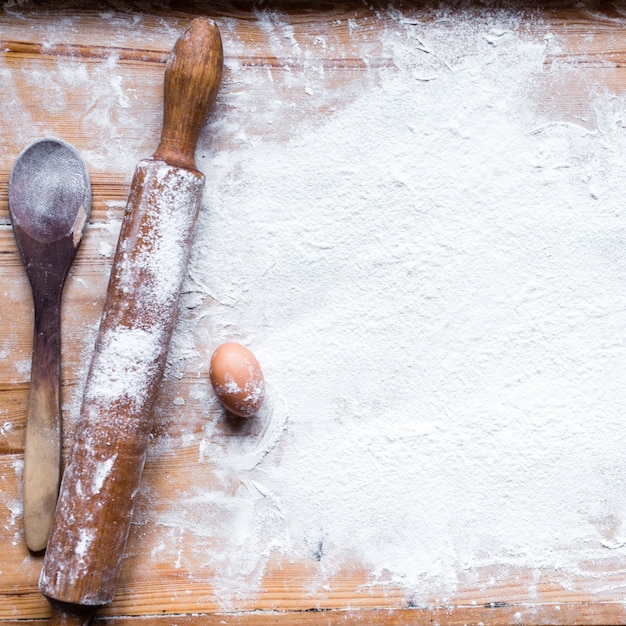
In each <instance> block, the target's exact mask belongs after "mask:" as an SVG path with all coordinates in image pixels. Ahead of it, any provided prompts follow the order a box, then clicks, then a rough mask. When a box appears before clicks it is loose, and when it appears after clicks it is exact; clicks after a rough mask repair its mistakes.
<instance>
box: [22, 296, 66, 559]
mask: <svg viewBox="0 0 626 626" xmlns="http://www.w3.org/2000/svg"><path fill="white" fill-rule="evenodd" d="M60 296H61V294H60V293H53V294H51V295H46V296H45V297H36V298H35V332H34V338H33V357H32V369H31V380H30V393H29V396H28V408H27V413H26V444H25V451H24V534H25V538H26V545H27V546H28V548H29V549H30V550H31V551H33V552H40V551H42V550H44V549H45V547H46V543H47V541H48V536H49V534H50V528H51V527H52V520H53V518H54V508H55V505H56V500H57V494H58V491H59V482H60V475H61V472H60V468H61V406H60V397H59V396H60V394H59V385H60V374H61V365H60V363H61V354H60V303H61V302H60V301H61V297H60Z"/></svg>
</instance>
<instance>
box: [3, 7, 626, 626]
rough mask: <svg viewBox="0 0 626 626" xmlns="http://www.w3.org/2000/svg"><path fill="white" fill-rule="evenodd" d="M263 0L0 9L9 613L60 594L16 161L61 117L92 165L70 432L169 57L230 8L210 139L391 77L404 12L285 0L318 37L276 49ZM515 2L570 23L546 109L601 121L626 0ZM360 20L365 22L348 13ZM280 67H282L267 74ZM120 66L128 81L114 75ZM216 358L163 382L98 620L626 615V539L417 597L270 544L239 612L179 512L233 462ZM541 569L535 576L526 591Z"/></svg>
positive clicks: (9, 621)
mask: <svg viewBox="0 0 626 626" xmlns="http://www.w3.org/2000/svg"><path fill="white" fill-rule="evenodd" d="M262 4H263V3H260V4H259V3H254V2H248V3H245V2H233V3H224V2H216V3H202V2H184V1H183V2H175V3H174V2H172V3H171V4H169V5H164V4H163V3H153V4H150V3H145V2H137V3H132V2H128V3H124V2H122V3H120V2H110V3H109V2H94V3H91V2H68V1H65V2H39V3H36V4H28V5H24V6H14V7H12V8H11V7H5V9H4V11H3V13H2V14H1V15H0V50H1V51H2V52H1V53H0V76H1V77H2V79H3V85H4V87H3V92H4V93H3V95H2V96H1V97H0V111H1V112H2V116H1V119H0V124H1V125H2V126H1V128H2V145H0V273H1V275H2V287H1V288H0V296H1V297H0V319H2V320H4V321H5V324H10V327H11V332H7V333H5V334H4V336H3V338H2V342H1V344H0V353H1V354H2V355H3V358H2V359H1V360H0V412H1V417H0V548H1V550H0V554H1V556H0V624H4V625H5V626H17V625H18V624H19V625H27V624H31V623H32V624H35V623H41V622H40V620H42V619H44V618H46V617H47V616H48V615H49V607H48V605H47V602H46V601H45V599H44V598H43V597H42V596H41V595H40V594H39V592H38V590H37V580H38V577H39V572H40V569H41V560H40V559H37V558H35V557H33V556H31V555H30V554H29V553H28V551H27V549H26V547H25V545H24V541H23V535H22V530H21V509H20V505H19V502H20V500H21V482H20V481H21V478H22V461H23V448H24V420H25V412H26V402H27V397H28V380H29V365H28V364H29V359H30V354H31V349H32V336H31V328H32V298H31V296H30V293H29V287H28V282H27V280H26V276H25V273H24V270H23V268H22V266H21V262H20V259H19V255H18V253H17V249H16V247H15V243H14V240H13V235H12V232H11V227H10V225H9V220H8V212H7V202H6V181H7V180H8V175H9V172H10V170H11V167H12V164H13V162H14V159H15V157H16V156H17V154H19V152H20V151H21V150H22V148H23V147H24V146H25V145H26V144H27V143H29V142H30V141H32V140H33V139H36V138H39V137H41V136H44V135H50V134H52V135H58V136H61V137H63V138H64V139H66V140H67V141H68V142H70V143H72V144H73V145H74V146H75V147H76V148H77V149H78V150H79V151H81V153H82V154H83V155H84V156H85V158H86V160H87V161H88V163H89V168H90V173H91V178H92V185H93V205H92V214H91V219H90V223H89V225H88V229H87V232H86V235H85V238H84V240H83V242H82V244H81V248H80V250H79V253H78V256H77V259H76V261H75V264H74V266H73V267H72V270H71V272H70V277H69V279H68V282H67V285H66V292H65V297H64V302H63V311H62V316H63V318H62V319H63V324H64V327H63V341H64V344H63V359H64V360H63V370H62V402H63V407H64V412H65V413H66V415H67V419H66V421H65V425H64V429H65V433H64V435H65V436H64V439H65V440H67V441H69V440H71V437H72V434H73V432H74V430H75V428H76V420H77V419H78V412H79V408H80V401H81V394H82V391H83V389H84V384H85V378H86V364H87V363H88V362H89V358H90V354H91V350H92V348H93V344H94V341H95V334H96V331H97V323H98V320H99V317H100V313H101V310H102V305H103V301H104V296H105V291H106V285H107V282H108V277H109V273H110V270H111V263H112V255H113V250H114V247H115V243H116V239H117V234H118V231H119V225H120V222H121V217H122V213H123V207H124V203H125V200H126V196H127V193H128V189H129V185H130V181H131V176H132V173H133V169H134V165H135V163H136V162H137V161H138V160H139V159H140V158H142V157H143V156H145V155H146V154H151V153H152V152H153V151H154V149H155V148H156V146H157V144H158V140H159V133H160V124H161V108H162V101H161V88H162V76H163V69H164V63H165V59H166V57H167V53H168V52H169V50H170V49H171V46H172V45H173V43H174V41H175V39H176V36H177V35H178V34H179V33H180V32H181V31H182V29H183V28H184V26H185V25H186V24H187V23H188V22H189V21H190V19H191V18H192V17H193V16H196V15H199V14H204V15H208V16H209V17H211V18H213V19H216V21H218V23H220V26H222V25H225V26H227V28H223V36H224V37H225V39H226V41H225V53H226V67H225V73H224V80H223V87H222V90H221V92H220V94H219V95H218V99H217V102H216V105H215V109H216V110H219V111H220V115H221V116H222V123H223V128H224V130H223V131H222V132H220V133H219V135H217V136H214V135H212V134H211V123H212V118H209V124H208V129H207V131H206V133H205V134H204V135H203V136H201V138H200V142H201V143H202V145H203V146H204V148H206V149H207V150H208V151H210V152H212V153H214V154H217V153H219V151H221V150H227V149H229V148H233V147H236V146H238V145H240V142H241V141H242V139H241V136H245V138H246V141H254V139H255V138H265V139H267V140H276V141H280V140H284V139H288V138H290V137H292V136H295V135H296V134H297V133H298V132H300V129H301V125H302V124H303V123H306V124H316V123H321V121H322V120H323V119H325V116H327V115H328V114H329V113H332V112H333V111H337V110H340V109H341V108H343V107H345V106H346V105H347V104H348V103H349V102H350V100H351V99H353V98H356V97H357V96H358V94H359V93H360V92H361V90H362V88H363V87H364V86H366V85H369V84H371V83H372V82H374V83H375V82H376V81H377V80H378V79H379V72H382V71H385V72H393V71H394V60H393V58H392V55H391V53H390V51H389V50H386V49H385V48H384V47H383V45H382V44H381V40H380V38H379V37H377V36H376V35H377V33H379V32H380V30H381V29H384V28H387V29H394V28H397V27H398V26H397V23H396V22H394V21H393V20H392V19H391V18H390V17H389V16H388V15H386V14H385V13H384V12H383V13H381V12H379V11H377V10H376V8H375V7H374V8H369V7H368V6H367V5H365V4H363V3H351V2H335V3H314V2H295V1H294V2H282V3H280V11H281V16H282V19H283V20H285V21H287V22H288V23H289V24H290V26H291V27H292V29H293V32H294V34H295V36H296V37H297V38H298V41H299V42H301V46H302V47H303V48H304V50H305V51H306V52H310V54H309V55H299V56H296V55H294V54H293V53H292V52H291V51H290V49H289V46H288V45H287V43H286V42H284V43H283V45H281V46H278V47H277V46H276V45H275V42H272V41H271V37H270V34H268V32H267V31H266V30H265V29H263V28H262V27H261V25H260V24H259V21H258V20H257V19H256V17H255V15H256V13H255V12H256V11H258V9H259V8H262V7H261V6H260V5H262ZM437 4H438V3H437ZM435 6H436V5H435V4H428V3H424V2H416V3H412V4H408V5H404V6H401V8H402V10H403V11H404V12H405V13H406V15H409V16H410V15H414V16H415V19H416V20H420V21H421V22H422V23H427V22H428V20H429V19H431V18H432V15H433V13H434V7H435ZM516 6H517V8H519V9H521V10H525V11H528V12H529V13H532V12H535V13H536V12H539V13H540V14H541V17H542V20H541V21H538V20H532V27H531V26H528V27H526V26H525V25H524V24H522V28H523V29H526V30H525V32H526V34H527V36H528V37H530V38H536V39H537V40H542V38H543V37H544V36H545V35H547V34H550V35H552V36H554V37H557V38H558V39H559V43H560V51H559V53H558V54H552V55H549V56H548V57H547V58H546V61H545V64H546V72H545V75H544V76H543V77H542V79H541V80H540V81H538V83H537V85H536V86H535V89H536V102H537V106H538V107H540V108H541V109H542V111H543V112H544V113H545V115H546V116H547V117H548V118H549V117H550V116H553V117H554V118H558V119H560V120H563V119H565V120H567V119H571V120H576V121H577V122H578V123H580V121H581V120H585V119H589V116H590V110H589V94H590V93H591V92H592V90H593V89H597V88H598V87H601V88H602V89H606V90H607V91H608V92H612V93H615V94H618V95H623V94H624V93H626V36H624V33H625V32H626V9H625V8H624V7H623V6H620V5H613V4H610V3H604V2H597V3H589V4H587V5H586V7H587V8H575V7H573V6H570V5H568V4H565V3H562V2H549V3H548V2H546V3H543V4H542V6H541V8H537V7H536V5H535V3H530V2H527V3H524V2H519V3H517V5H516ZM484 10H485V9H484V7H483V6H481V5H480V4H477V5H476V6H474V7H473V8H471V7H470V9H468V11H469V12H468V19H469V16H471V13H472V11H473V12H475V13H477V14H479V13H480V12H481V11H484ZM103 14H106V15H107V18H106V19H103V17H102V15H103ZM350 23H352V24H357V25H358V28H357V29H354V28H352V29H351V27H350ZM320 33H323V35H324V37H325V39H326V42H327V45H326V46H325V47H324V48H321V47H319V46H317V45H316V44H315V36H316V35H318V34H320ZM364 42H367V43H368V44H369V57H368V61H367V63H366V62H365V61H364V60H363V58H362V55H361V53H360V50H362V46H363V43H364ZM304 57H306V58H305V59H304ZM303 59H304V60H303ZM556 65H567V66H571V67H572V68H575V69H576V72H572V73H571V74H570V79H569V80H568V81H566V82H564V81H562V80H561V81H555V80H554V79H553V76H552V74H551V72H550V69H551V68H552V67H554V66H556ZM235 69H236V71H235ZM239 71H245V72H246V73H247V74H246V75H247V76H248V77H249V81H248V84H250V85H256V86H257V87H256V88H253V89H250V88H247V89H246V90H244V89H242V88H241V86H240V85H239V84H238V82H237V76H236V73H237V72H239ZM303 72H307V73H308V74H309V75H310V77H311V80H312V81H314V83H315V88H316V89H315V92H316V93H323V94H324V97H323V98H322V97H319V98H318V97H315V96H310V95H308V94H305V93H302V92H301V91H300V90H293V89H291V88H290V77H292V76H293V75H294V73H303ZM70 74H71V76H70ZM268 75H269V76H271V81H270V80H266V77H267V76H268ZM115 77H118V78H119V81H120V82H119V83H117V84H113V85H112V83H111V80H113V79H114V78H115ZM44 79H45V81H44ZM70 79H71V80H70ZM94 81H95V83H94ZM98 81H100V82H98ZM94 84H102V89H100V90H98V89H95V88H94ZM70 85H71V88H70ZM115 89H117V91H115ZM272 101H280V102H281V103H282V104H283V105H284V106H289V110H290V116H289V118H288V119H285V118H284V117H282V114H281V111H284V110H285V109H284V107H281V108H280V110H279V109H276V110H274V109H272V108H271V106H267V103H268V102H269V103H271V102H272ZM590 123H591V122H590ZM103 146H106V148H105V147H103ZM122 147H123V149H122ZM199 165H200V167H202V164H199ZM206 307H207V308H210V303H207V304H206ZM200 313H201V312H199V311H194V310H193V309H189V310H183V311H182V312H181V314H182V317H183V320H187V321H189V320H192V321H193V320H195V319H199V316H200ZM9 320H10V321H9ZM207 374H208V364H207V363H206V362H204V361H203V360H202V359H198V360H196V361H194V362H190V363H188V364H186V365H185V367H184V368H183V371H182V372H180V375H179V376H171V377H169V378H166V380H165V381H164V383H163V386H162V389H161V391H160V394H159V397H158V400H157V423H156V425H155V428H154V431H153V433H152V440H151V447H150V449H149V451H148V460H147V463H146V468H145V473H144V477H143V480H142V487H141V491H140V494H139V496H138V503H137V507H136V512H135V517H134V521H133V526H132V528H131V534H130V537H129V542H128V545H127V553H126V557H125V559H124V562H123V566H122V573H121V579H120V584H119V587H118V593H117V595H116V598H115V601H114V602H113V603H112V604H111V605H110V606H109V607H107V608H106V609H105V610H104V611H103V612H102V615H101V616H100V617H98V618H97V619H96V620H95V623H97V624H102V625H106V626H113V625H114V624H115V625H118V626H124V625H130V624H137V625H143V626H160V625H161V624H172V623H176V624H179V626H196V625H200V624H203V625H213V624H216V625H217V624H224V623H226V624H233V625H239V626H262V625H265V624H277V625H282V624H285V625H287V624H304V625H306V624H318V623H323V624H330V625H333V626H334V625H338V624H352V623H359V624H372V625H382V624H389V625H392V624H393V625H409V624H415V623H422V622H429V623H430V622H432V623H439V624H450V625H460V624H465V623H479V622H482V623H485V624H494V625H500V624H510V623H525V624H542V623H553V624H571V623H585V624H623V623H625V621H626V614H625V613H626V609H625V607H624V604H623V601H622V599H621V597H616V592H615V590H616V589H623V587H624V585H625V584H626V563H624V562H623V561H622V560H621V559H620V558H619V555H616V556H614V557H612V558H611V557H610V555H609V556H607V559H606V560H605V561H603V563H602V564H597V563H589V564H588V567H587V569H586V571H583V572H582V573H581V574H580V576H579V577H578V578H577V579H575V580H568V581H564V580H562V579H561V578H560V577H559V573H558V572H551V571H518V570H514V569H508V570H499V571H497V572H494V571H487V570H485V571H481V570H478V571H472V572H460V573H459V591H458V592H457V593H456V594H454V595H453V596H452V597H445V598H437V597H433V598H431V599H430V600H429V602H426V603H423V602H422V603H419V606H415V604H416V603H415V601H414V600H413V599H412V598H411V597H407V595H406V593H405V592H404V591H403V590H402V589H401V588H399V587H397V586H394V585H393V584H392V583H391V582H389V583H388V584H381V583H380V581H378V584H377V585H370V584H369V583H370V582H371V581H369V580H368V571H367V569H366V568H364V567H363V565H362V564H360V563H359V562H358V560H355V562H353V563H345V564H344V566H343V567H342V568H341V569H339V570H338V571H336V572H335V573H334V575H333V576H332V578H331V579H330V580H328V579H324V580H325V583H327V584H326V585H325V586H324V588H322V587H320V586H319V580H320V579H321V577H320V568H321V567H322V566H321V565H320V563H319V562H318V561H316V560H315V559H314V558H310V559H308V560H305V561H301V562H282V561H280V560H279V559H275V560H270V562H269V563H268V564H267V567H266V570H265V572H264V573H263V576H262V584H261V585H260V587H258V589H257V590H256V591H255V592H254V593H251V594H249V595H248V596H246V597H245V598H239V599H238V601H237V603H236V608H235V609H234V610H232V611H226V610H224V606H223V603H222V601H221V599H220V598H219V597H218V595H217V594H216V591H215V588H214V585H213V584H212V581H214V579H215V576H216V568H217V566H218V564H217V563H216V562H214V561H212V560H211V556H210V555H211V552H212V550H213V549H214V548H216V547H217V546H215V545H212V543H211V542H212V541H213V538H212V537H211V536H207V537H206V541H205V544H204V553H203V554H199V553H197V552H194V549H195V548H194V546H186V545H185V542H184V541H183V540H182V538H181V537H180V536H179V535H177V534H176V533H177V531H176V529H174V528H172V527H171V526H168V525H167V523H166V521H164V520H167V519H168V515H170V513H171V511H172V510H174V509H176V507H177V506H182V504H184V503H181V502H180V500H179V494H180V493H182V492H184V491H185V488H186V487H189V486H190V485H191V481H198V483H199V484H201V486H202V487H204V488H206V489H210V488H211V486H212V485H214V484H216V483H217V482H218V480H219V478H218V477H217V476H216V475H215V472H216V467H215V466H214V465H213V464H212V463H211V460H210V459H206V460H205V462H204V463H203V465H202V467H201V471H199V470H198V461H197V460H198V457H199V456H200V455H201V446H202V445H203V444H206V433H205V426H206V424H207V421H209V420H211V419H216V415H214V414H212V413H211V410H210V408H209V409H208V408H207V405H206V403H205V402H204V401H203V393H205V392H206V390H207V389H208V385H209V383H208V377H207ZM180 397H184V398H185V399H186V402H185V406H184V407H181V406H179V405H178V404H176V403H175V400H176V399H177V398H180ZM234 437H235V435H234V434H233V433H232V432H231V431H229V429H228V427H227V425H225V424H221V425H220V424H218V427H217V429H216V431H215V432H214V433H213V434H212V435H211V445H215V446H222V447H227V446H228V445H229V439H231V438H234ZM232 488H233V489H235V486H233V487H232ZM214 515H219V513H214ZM192 573H193V574H194V577H193V580H192V579H191V574H192ZM531 586H532V588H533V589H534V590H535V592H534V594H533V595H532V596H529V594H528V589H529V588H530V587H531Z"/></svg>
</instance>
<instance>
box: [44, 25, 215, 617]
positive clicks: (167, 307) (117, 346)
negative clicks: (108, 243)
mask: <svg viewBox="0 0 626 626" xmlns="http://www.w3.org/2000/svg"><path fill="white" fill-rule="evenodd" d="M222 64H223V53H222V43H221V38H220V34H219V30H218V29H217V26H216V25H215V24H214V23H213V22H212V21H211V20H208V19H204V18H198V19H196V20H194V21H193V22H192V23H191V24H190V25H189V27H188V28H187V30H186V31H185V32H184V33H183V35H181V37H180V38H179V40H178V41H177V43H176V45H175V47H174V49H173V51H172V53H171V55H170V57H169V59H168V62H167V66H166V70H165V86H164V98H165V102H164V120H163V131H162V134H161V141H160V143H159V146H158V148H157V150H156V152H155V153H154V155H153V156H152V158H150V159H146V160H144V161H142V162H140V163H139V164H138V166H137V169H136V171H135V175H134V178H133V181H132V184H131V189H130V194H129V197H128V203H127V207H126V212H125V214H124V220H123V223H122V229H121V233H120V238H119V242H118V247H117V251H116V254H115V260H114V265H113V269H112V272H111V278H110V282H109V287H108V290H107V296H106V301H105V304H104V311H103V314H102V318H101V321H100V329H99V332H98V338H97V341H96V346H95V350H94V354H93V358H92V362H91V367H90V370H89V376H88V379H87V385H86V390H85V396H84V399H83V405H82V409H81V417H80V424H79V426H78V430H77V432H76V435H75V440H74V443H73V447H72V451H71V456H70V459H69V462H68V467H67V469H66V471H65V474H64V477H63V481H62V484H61V492H60V496H59V501H58V505H57V508H56V512H55V519H54V524H53V528H52V533H51V537H50V541H49V544H48V551H47V553H46V557H45V560H44V564H43V570H42V573H41V578H40V582H39V587H40V590H41V592H42V593H43V594H44V595H45V596H46V597H47V598H48V599H49V600H50V602H51V605H52V611H53V616H52V623H53V624H55V623H56V624H61V623H63V624H68V623H76V624H84V623H87V622H88V621H89V619H90V616H91V613H92V612H93V611H94V610H95V609H97V607H99V606H103V605H106V604H108V603H109V602H111V600H112V599H113V595H114V593H115V586H116V583H117V579H118V576H119V571H120V567H121V562H122V557H123V553H124V547H125V544H126V538H127V535H128V531H129V528H130V521H131V515H132V510H133V501H134V498H135V494H136V493H137V489H138V485H139V480H140V477H141V473H142V470H143V465H144V461H145V456H146V448H147V443H148V438H149V435H150V430H151V426H152V408H153V404H154V401H155V398H156V395H157V391H158V388H159V385H160V382H161V379H162V376H163V371H164V368H165V363H166V357H167V352H168V348H169V343H170V338H171V334H172V330H173V327H174V323H175V319H176V313H177V305H178V298H179V295H180V291H181V287H182V283H183V279H184V276H185V270H186V267H187V262H188V257H189V252H190V247H191V240H192V237H193V231H194V227H195V223H196V218H197V215H198V211H199V208H200V201H201V196H202V189H203V186H204V176H203V175H202V174H201V173H200V172H199V171H198V170H197V169H196V166H195V161H194V153H195V149H196V143H197V140H198V135H199V133H200V129H201V127H202V125H203V123H204V119H205V117H206V115H207V113H208V110H209V108H210V106H211V104H212V103H213V101H214V100H215V97H216V94H217V90H218V88H219V84H220V81H221V75H222Z"/></svg>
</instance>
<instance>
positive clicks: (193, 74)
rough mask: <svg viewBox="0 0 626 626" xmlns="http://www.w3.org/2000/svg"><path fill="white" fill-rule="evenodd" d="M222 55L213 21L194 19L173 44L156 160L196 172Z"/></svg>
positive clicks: (215, 91) (166, 71)
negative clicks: (195, 156) (200, 143)
mask: <svg viewBox="0 0 626 626" xmlns="http://www.w3.org/2000/svg"><path fill="white" fill-rule="evenodd" d="M223 62H224V53H223V49H222V39H221V37H220V31H219V29H218V28H217V26H216V24H215V22H213V21H212V20H209V19H206V18H197V19H195V20H193V21H192V22H191V24H190V25H189V27H188V28H187V30H186V31H185V32H184V33H183V34H182V35H181V36H180V38H179V39H178V41H177V42H176V44H175V46H174V48H173V50H172V52H171V54H170V56H169V58H168V61H167V65H166V67H165V79H164V107H163V130H162V132H161V141H160V143H159V146H158V148H157V150H156V152H155V153H154V156H153V158H154V159H155V160H156V161H165V162H166V163H168V164H169V165H174V166H177V167H182V168H185V169H190V170H195V169H196V163H195V158H194V155H195V151H196V145H197V143H198V137H199V136H200V130H201V129H202V126H203V124H204V121H205V119H206V116H207V115H208V112H209V109H210V108H211V105H212V104H213V102H214V101H215V98H216V96H217V91H218V88H219V85H220V82H221V79H222V66H223Z"/></svg>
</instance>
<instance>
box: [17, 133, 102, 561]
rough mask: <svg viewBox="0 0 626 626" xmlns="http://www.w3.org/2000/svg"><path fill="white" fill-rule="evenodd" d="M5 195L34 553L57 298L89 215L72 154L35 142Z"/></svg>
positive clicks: (50, 507)
mask: <svg viewBox="0 0 626 626" xmlns="http://www.w3.org/2000/svg"><path fill="white" fill-rule="evenodd" d="M8 191H9V194H8V195H9V214H10V216H11V223H12V225H13V232H14V234H15V240H16V242H17V246H18V248H19V251H20V254H21V256H22V261H23V262H24V265H25V267H26V274H27V275H28V279H29V281H30V285H31V289H32V293H33V304H34V311H35V332H34V338H33V355H32V369H31V380H30V393H29V397H28V408H27V415H26V444H25V451H24V495H23V498H24V534H25V538H26V545H27V546H28V548H29V549H30V550H31V551H33V552H40V551H42V550H44V549H45V547H46V543H47V541H48V536H49V534H50V528H51V525H52V519H53V517H54V509H55V506H56V500H57V496H58V491H59V484H60V478H61V403H60V390H59V387H60V376H61V341H60V325H61V294H62V292H63V286H64V284H65V279H66V277H67V274H68V271H69V269H70V266H71V264H72V261H73V260H74V256H75V254H76V250H77V249H78V246H79V244H80V240H81V238H82V234H83V231H84V228H85V224H86V223H87V218H88V216H89V211H90V209H91V183H90V179H89V173H88V172H87V169H86V167H85V164H84V163H83V161H82V159H81V157H80V155H79V154H78V152H77V151H76V150H75V149H74V148H73V147H72V146H70V145H69V144H67V143H65V142H64V141H61V140H59V139H41V140H39V141H35V142H34V143H32V144H30V145H29V146H27V147H26V148H25V149H24V151H23V152H22V153H21V154H20V155H19V156H18V158H17V160H16V161H15V164H14V166H13V170H12V171H11V176H10V178H9V189H8Z"/></svg>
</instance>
